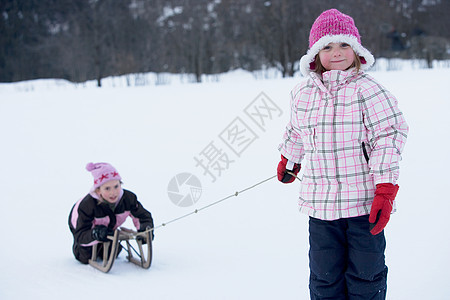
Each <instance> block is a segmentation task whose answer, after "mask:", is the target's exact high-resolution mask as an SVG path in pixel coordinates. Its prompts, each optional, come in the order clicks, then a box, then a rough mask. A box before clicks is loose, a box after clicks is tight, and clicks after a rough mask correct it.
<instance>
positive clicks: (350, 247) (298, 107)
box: [277, 9, 408, 300]
mask: <svg viewBox="0 0 450 300" xmlns="http://www.w3.org/2000/svg"><path fill="white" fill-rule="evenodd" d="M373 63H374V57H373V56H372V54H371V53H370V52H369V51H368V50H367V49H366V48H364V47H363V46H362V44H361V39H360V35H359V32H358V29H357V28H356V27H355V24H354V21H353V19H352V18H351V17H350V16H347V15H345V14H342V13H341V12H339V11H338V10H336V9H330V10H327V11H325V12H323V13H322V14H321V15H320V16H319V17H318V18H317V19H316V21H315V22H314V24H313V26H312V28H311V32H310V37H309V50H308V51H307V53H306V55H304V56H303V57H302V58H301V60H300V69H301V72H302V74H303V75H304V76H306V77H307V79H306V80H305V81H303V82H302V83H300V84H299V85H297V86H296V87H295V88H294V89H293V90H292V92H291V97H292V99H291V119H290V122H289V123H288V125H287V128H286V132H285V134H284V137H283V142H282V143H281V144H280V146H279V150H280V152H281V161H280V163H279V164H278V170H277V171H278V179H279V180H280V181H281V182H284V183H289V182H293V181H294V179H295V178H294V176H292V174H297V173H298V172H299V171H300V169H301V170H302V173H303V174H302V176H301V178H302V179H301V187H300V197H299V205H300V211H301V212H304V213H306V214H308V215H309V216H310V220H309V234H310V235H309V242H310V251H309V259H310V285H309V287H310V295H311V299H334V300H337V299H385V297H386V287H387V270H388V269H387V266H386V265H385V259H384V251H385V247H386V242H385V237H384V232H383V229H384V227H385V226H386V224H387V223H388V221H389V217H390V214H391V212H392V210H393V206H394V199H395V196H396V194H397V190H398V185H397V184H396V181H397V179H398V175H399V161H400V159H401V157H400V154H401V152H402V150H403V148H404V145H405V142H406V138H407V133H408V125H407V124H406V121H405V119H404V117H403V114H402V112H401V111H400V110H399V108H398V106H397V100H396V99H395V98H394V96H393V95H392V94H390V93H389V91H387V90H386V89H385V88H384V87H383V86H382V85H380V84H379V83H378V82H377V81H376V80H375V79H373V78H372V77H371V76H369V75H367V74H366V73H364V70H366V69H368V68H369V67H370V66H371V65H372V64H373ZM286 170H292V171H291V172H289V173H288V172H286Z"/></svg>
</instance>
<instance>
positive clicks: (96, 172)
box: [86, 163, 122, 191]
mask: <svg viewBox="0 0 450 300" xmlns="http://www.w3.org/2000/svg"><path fill="white" fill-rule="evenodd" d="M86 170H88V171H89V172H91V173H92V176H93V177H94V186H93V187H92V189H91V191H94V190H95V189H96V188H98V187H100V186H102V185H103V184H105V183H107V182H108V181H111V180H122V177H120V175H119V173H118V172H117V170H116V169H115V168H114V167H113V166H111V165H110V164H108V163H95V164H94V163H88V164H87V165H86Z"/></svg>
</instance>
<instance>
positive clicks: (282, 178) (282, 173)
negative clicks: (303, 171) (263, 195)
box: [277, 155, 300, 183]
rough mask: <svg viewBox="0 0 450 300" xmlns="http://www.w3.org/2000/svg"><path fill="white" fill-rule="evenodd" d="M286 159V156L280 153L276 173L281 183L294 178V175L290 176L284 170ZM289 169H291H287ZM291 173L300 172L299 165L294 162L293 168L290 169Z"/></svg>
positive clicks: (288, 181) (289, 181)
mask: <svg viewBox="0 0 450 300" xmlns="http://www.w3.org/2000/svg"><path fill="white" fill-rule="evenodd" d="M287 162H288V160H287V158H286V157H284V156H283V155H281V161H280V162H279V163H278V168H277V175H278V180H279V181H281V182H282V183H291V182H293V181H294V180H295V177H294V176H292V175H291V174H288V173H287V172H286V171H287V170H286V164H287ZM289 171H291V170H289ZM291 172H292V173H294V174H295V175H297V174H298V172H300V165H299V164H294V168H293V169H292V171H291Z"/></svg>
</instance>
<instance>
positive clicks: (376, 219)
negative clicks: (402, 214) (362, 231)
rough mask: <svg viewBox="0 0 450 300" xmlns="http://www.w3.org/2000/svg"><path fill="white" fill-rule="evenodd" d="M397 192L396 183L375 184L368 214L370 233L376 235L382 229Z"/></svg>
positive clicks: (389, 215)
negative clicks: (375, 187)
mask: <svg viewBox="0 0 450 300" xmlns="http://www.w3.org/2000/svg"><path fill="white" fill-rule="evenodd" d="M397 192H398V185H393V184H392V183H380V184H377V189H376V190H375V197H374V198H373V203H372V208H371V209H370V216H369V222H370V223H371V224H370V225H371V227H370V228H371V229H370V233H371V234H372V235H377V234H379V233H380V232H381V231H383V229H384V227H386V225H387V223H388V222H389V218H390V217H391V212H392V206H393V203H394V199H395V196H396V195H397ZM372 224H373V225H372Z"/></svg>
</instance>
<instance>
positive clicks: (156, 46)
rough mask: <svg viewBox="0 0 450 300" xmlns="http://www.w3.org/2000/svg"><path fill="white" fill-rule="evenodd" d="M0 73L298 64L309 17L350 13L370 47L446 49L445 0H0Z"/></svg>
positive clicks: (206, 70) (96, 75)
mask: <svg viewBox="0 0 450 300" xmlns="http://www.w3.org/2000/svg"><path fill="white" fill-rule="evenodd" d="M0 3H1V4H0V10H1V14H2V15H1V16H0V18H1V21H0V32H1V35H0V81H1V82H14V81H21V80H29V79H36V78H63V79H67V80H70V81H73V82H84V81H87V80H93V79H96V80H97V82H98V85H101V80H102V78H105V77H107V76H112V75H123V74H129V73H141V72H157V73H159V72H170V73H189V74H195V77H196V79H197V81H200V80H201V76H202V74H217V73H222V72H226V71H229V70H233V69H236V68H242V69H245V70H249V71H253V70H258V69H261V68H269V67H276V68H277V69H278V70H279V71H280V72H281V74H282V75H283V76H292V75H293V74H294V73H295V72H296V71H297V70H298V61H299V59H300V57H301V56H302V55H303V54H304V53H305V52H306V50H307V49H308V36H309V30H310V28H311V25H312V23H313V22H314V20H315V18H316V17H317V16H318V15H319V14H320V13H321V12H322V11H323V10H326V9H329V8H337V9H339V10H340V11H342V12H343V13H346V14H348V15H350V16H352V17H353V18H354V20H355V23H356V25H357V27H358V29H359V31H360V34H361V37H362V43H363V44H364V46H365V47H366V48H368V49H369V50H370V51H371V52H372V53H373V54H374V56H375V57H386V58H394V57H400V58H414V59H426V60H427V61H428V62H429V63H430V64H431V62H432V61H433V60H444V59H448V58H449V56H450V24H449V23H450V21H449V20H450V18H448V16H447V13H448V12H449V11H450V1H448V0H427V1H424V0H376V1H375V0H342V1H332V0H315V1H310V0H309V1H305V0H273V1H268V0H1V1H0Z"/></svg>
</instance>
